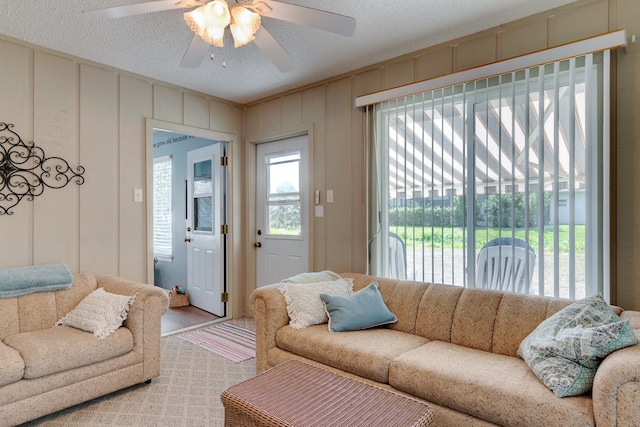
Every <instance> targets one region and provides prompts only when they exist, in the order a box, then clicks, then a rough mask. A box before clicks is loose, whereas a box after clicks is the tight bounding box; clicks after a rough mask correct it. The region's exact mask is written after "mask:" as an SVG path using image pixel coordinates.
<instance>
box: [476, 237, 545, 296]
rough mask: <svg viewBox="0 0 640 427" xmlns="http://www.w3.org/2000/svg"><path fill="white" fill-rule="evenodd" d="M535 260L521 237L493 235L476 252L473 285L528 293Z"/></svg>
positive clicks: (533, 254) (532, 251)
mask: <svg viewBox="0 0 640 427" xmlns="http://www.w3.org/2000/svg"><path fill="white" fill-rule="evenodd" d="M535 262H536V253H535V252H534V250H533V249H532V248H531V246H529V245H527V244H526V242H525V241H524V240H522V239H511V238H510V237H503V238H497V239H493V240H491V241H489V242H488V243H487V244H486V245H484V246H483V247H482V249H481V250H480V253H479V254H478V264H477V267H476V287H479V288H486V289H496V290H501V291H512V292H518V293H529V286H530V285H531V279H533V269H534V268H535ZM527 265H528V267H527ZM527 268H528V271H527ZM527 273H528V277H527Z"/></svg>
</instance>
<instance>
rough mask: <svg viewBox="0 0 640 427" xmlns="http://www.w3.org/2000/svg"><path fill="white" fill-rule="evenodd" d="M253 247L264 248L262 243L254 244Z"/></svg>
mask: <svg viewBox="0 0 640 427" xmlns="http://www.w3.org/2000/svg"><path fill="white" fill-rule="evenodd" d="M253 246H255V247H256V248H261V247H262V243H260V242H256V243H254V244H253Z"/></svg>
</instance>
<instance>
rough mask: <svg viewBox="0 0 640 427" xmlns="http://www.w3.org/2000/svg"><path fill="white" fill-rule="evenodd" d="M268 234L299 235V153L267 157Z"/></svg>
mask: <svg viewBox="0 0 640 427" xmlns="http://www.w3.org/2000/svg"><path fill="white" fill-rule="evenodd" d="M266 161H267V183H268V185H267V197H266V200H267V215H268V221H267V224H268V230H267V234H268V235H272V236H274V235H275V236H300V234H301V231H302V217H301V212H300V211H301V209H300V152H299V151H296V152H293V153H284V154H282V153H280V154H276V155H272V156H269V157H267V159H266Z"/></svg>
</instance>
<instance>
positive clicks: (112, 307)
mask: <svg viewBox="0 0 640 427" xmlns="http://www.w3.org/2000/svg"><path fill="white" fill-rule="evenodd" d="M136 295H138V294H137V293H136ZM136 295H133V296H131V295H117V294H112V293H109V292H107V291H105V290H104V288H98V289H96V290H95V291H93V292H91V293H90V294H89V295H87V296H86V297H84V299H83V300H82V301H80V303H79V304H78V305H77V306H76V308H74V309H73V310H72V311H70V312H69V313H67V315H66V316H64V317H63V318H62V319H60V320H58V321H57V322H56V323H55V325H54V326H62V325H67V326H73V327H74V328H77V329H82V330H83V331H87V332H93V335H95V336H96V337H98V338H99V339H104V338H106V337H108V336H109V335H111V334H112V333H113V332H115V330H116V329H118V328H119V327H120V326H121V325H122V323H123V322H124V321H125V320H127V316H128V314H129V307H130V306H131V304H133V302H134V301H135V299H136Z"/></svg>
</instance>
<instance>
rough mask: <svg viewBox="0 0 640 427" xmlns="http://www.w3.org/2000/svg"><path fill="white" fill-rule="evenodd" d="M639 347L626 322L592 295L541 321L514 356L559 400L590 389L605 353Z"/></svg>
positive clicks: (602, 299)
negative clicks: (523, 362) (520, 358)
mask: <svg viewBox="0 0 640 427" xmlns="http://www.w3.org/2000/svg"><path fill="white" fill-rule="evenodd" d="M637 342H638V339H637V338H636V336H635V334H634V333H633V331H632V330H631V327H630V326H629V321H628V320H622V319H620V317H618V316H617V315H616V314H615V313H614V312H613V310H612V309H611V306H610V305H609V304H608V303H607V302H606V301H605V300H604V298H602V295H601V294H595V295H593V296H590V297H588V298H584V299H582V300H580V301H576V302H574V303H573V304H571V305H569V306H568V307H565V308H564V309H562V310H560V311H559V312H557V313H556V314H554V315H553V316H551V317H549V318H548V319H546V320H545V321H543V322H542V323H541V324H540V325H538V327H537V328H536V329H535V330H534V331H533V332H531V334H529V336H528V337H526V338H525V339H524V340H523V341H522V342H521V343H520V346H519V348H518V355H519V356H520V357H522V358H523V359H524V361H525V362H526V363H527V365H529V368H531V370H532V371H533V373H534V374H535V375H536V376H537V377H538V379H540V381H542V383H543V384H544V385H545V386H547V387H548V388H549V389H551V391H553V393H554V394H555V395H556V396H557V397H566V396H578V395H580V394H583V393H586V392H587V391H589V390H591V387H592V386H593V378H594V377H595V375H596V370H597V369H598V366H600V363H601V362H602V360H604V358H605V357H607V355H608V354H610V353H613V352H614V351H616V350H619V349H621V348H624V347H628V346H631V345H635V344H636V343H637Z"/></svg>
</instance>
